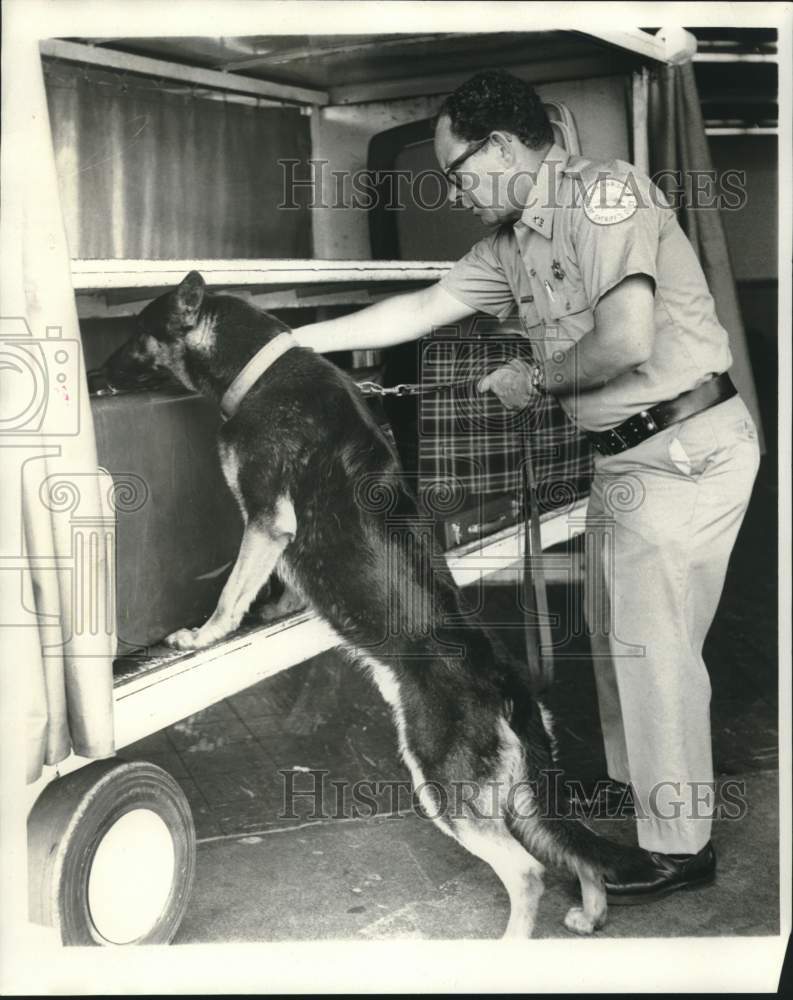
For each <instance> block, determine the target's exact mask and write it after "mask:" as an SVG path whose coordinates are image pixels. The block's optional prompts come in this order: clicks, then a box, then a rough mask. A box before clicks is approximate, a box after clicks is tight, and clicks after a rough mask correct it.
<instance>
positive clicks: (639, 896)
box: [606, 872, 716, 906]
mask: <svg viewBox="0 0 793 1000" xmlns="http://www.w3.org/2000/svg"><path fill="white" fill-rule="evenodd" d="M715 881H716V873H715V872H712V873H711V874H709V875H701V876H700V877H699V878H696V879H690V880H689V881H687V882H673V883H671V885H665V886H663V887H662V888H660V889H654V890H653V891H652V892H642V893H635V894H633V895H628V894H627V893H626V894H625V895H623V896H612V895H611V893H610V892H608V891H607V892H606V900H607V901H608V904H609V906H640V905H641V904H642V903H654V902H655V900H656V899H663V897H664V896H668V895H670V894H671V893H673V892H685V891H687V890H690V889H703V888H704V887H705V886H708V885H713V883H714V882H715Z"/></svg>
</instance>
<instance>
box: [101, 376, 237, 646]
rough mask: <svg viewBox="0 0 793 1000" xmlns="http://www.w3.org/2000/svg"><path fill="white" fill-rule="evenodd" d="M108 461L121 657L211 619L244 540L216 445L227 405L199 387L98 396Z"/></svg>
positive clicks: (103, 460) (104, 459)
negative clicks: (211, 399)
mask: <svg viewBox="0 0 793 1000" xmlns="http://www.w3.org/2000/svg"><path fill="white" fill-rule="evenodd" d="M91 408H92V410H93V417H94V426H95V429H96V442H97V451H98V455H99V464H100V465H101V466H102V467H104V468H105V469H107V470H108V472H110V474H111V475H112V476H113V480H114V484H115V490H116V510H117V514H116V572H115V577H116V619H117V632H118V652H119V655H124V654H127V655H128V654H130V653H131V652H132V651H134V650H136V649H140V648H141V647H144V648H145V647H148V646H150V645H152V644H155V643H157V642H158V641H159V640H161V639H162V638H163V637H164V636H166V635H167V634H168V633H170V632H173V631H175V630H176V629H178V628H182V627H184V626H190V625H198V624H201V623H202V622H203V621H204V620H205V619H206V618H207V617H208V616H209V615H210V614H211V613H212V611H213V610H214V608H215V604H216V603H217V599H218V596H219V594H220V591H221V589H222V587H223V584H224V583H225V581H226V578H227V577H228V574H229V572H230V570H231V567H232V565H233V563H234V559H235V557H236V554H237V550H238V548H239V543H240V538H241V536H242V519H241V517H240V514H239V510H238V508H237V504H236V502H235V500H234V499H233V497H232V495H231V493H230V491H229V489H228V487H227V485H226V482H225V480H224V478H223V474H222V472H221V469H220V461H219V458H218V455H217V451H216V446H215V435H216V432H217V427H218V423H219V419H220V418H219V415H218V412H217V408H216V407H215V406H213V405H212V404H211V403H210V402H208V401H207V400H205V399H203V398H202V397H201V396H199V395H197V394H195V393H188V392H186V391H184V390H182V389H180V388H177V387H173V388H170V387H169V388H167V389H160V390H158V391H140V392H129V393H123V394H121V395H118V396H94V397H93V398H92V400H91Z"/></svg>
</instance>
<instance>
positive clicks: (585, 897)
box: [101, 271, 648, 937]
mask: <svg viewBox="0 0 793 1000" xmlns="http://www.w3.org/2000/svg"><path fill="white" fill-rule="evenodd" d="M283 332H288V327H286V326H285V325H284V324H283V323H281V322H280V321H279V320H278V319H276V318H275V317H273V316H270V315H268V314H267V313H265V312H263V311H261V310H260V309H258V308H256V307H255V306H253V305H251V304H249V303H246V302H243V301H242V300H240V299H237V298H234V297H232V296H228V295H219V294H210V293H208V292H207V291H206V286H205V284H204V281H203V279H202V278H201V276H200V275H199V274H198V273H196V272H195V271H193V272H191V273H190V274H188V275H187V277H186V278H184V280H183V281H182V283H181V284H180V285H179V286H178V287H177V288H176V289H174V290H173V291H170V292H168V293H166V294H164V295H161V296H160V297H159V298H157V299H155V300H154V301H153V302H151V303H150V304H149V305H147V306H146V307H145V308H144V309H143V310H142V312H141V313H140V315H139V316H138V331H137V333H136V334H135V335H134V336H133V338H132V339H131V340H129V341H128V342H127V343H126V344H124V345H123V346H122V347H121V348H120V349H119V350H118V351H117V352H116V353H115V354H114V355H112V356H111V357H110V358H109V359H108V361H107V362H106V364H105V366H104V367H103V369H102V373H101V374H102V376H103V377H104V378H105V379H107V381H108V382H109V383H110V384H111V385H112V384H113V383H114V381H115V380H116V379H117V378H118V377H119V376H121V377H123V376H124V375H125V374H126V373H128V372H130V371H137V372H141V371H145V370H151V369H156V368H164V369H167V370H169V371H170V372H171V373H172V374H173V375H175V376H176V378H178V379H179V380H180V381H181V382H182V383H183V384H184V385H185V386H187V387H188V388H190V389H193V390H197V391H200V392H201V393H203V394H205V395H206V396H208V397H209V398H210V399H213V400H215V401H216V402H218V403H219V402H220V401H221V399H222V397H223V396H224V394H225V393H226V390H227V389H228V387H229V385H230V383H232V382H233V381H234V379H235V378H236V376H237V375H238V373H239V372H240V371H241V369H242V368H243V367H244V366H245V365H246V364H247V363H248V362H249V361H250V360H251V358H252V357H253V356H254V355H255V354H256V353H257V352H258V351H259V350H260V349H261V348H262V347H263V346H264V345H265V344H267V343H269V342H270V341H271V340H272V339H273V338H274V337H276V336H277V335H278V334H280V333H283ZM219 451H220V460H221V464H222V467H223V473H224V475H225V478H226V481H227V483H228V485H229V488H230V489H231V491H232V493H233V494H234V496H235V497H236V499H237V502H238V503H239V506H240V510H241V511H242V517H243V520H244V525H245V527H244V534H243V538H242V543H241V546H240V551H239V555H238V557H237V561H236V564H235V566H234V568H233V570H232V572H231V575H230V576H229V578H228V581H227V583H226V585H225V587H224V588H223V592H222V594H221V596H220V599H219V601H218V605H217V608H216V609H215V611H214V613H213V614H212V615H211V617H210V618H209V620H208V621H207V622H206V623H205V624H204V625H202V626H201V627H200V628H197V629H181V630H180V631H178V632H175V633H174V634H173V635H171V636H169V637H168V639H167V640H166V641H167V642H168V643H169V644H170V645H171V646H173V647H175V648H177V649H184V650H189V649H200V648H202V647H204V646H208V645H209V644H210V643H213V642H216V641H217V640H219V639H221V638H223V637H224V636H226V635H228V634H229V633H230V632H232V631H233V630H234V629H236V628H237V627H238V626H239V624H240V621H241V619H242V617H243V615H244V614H245V613H246V612H247V611H248V609H249V607H250V606H251V604H252V603H253V601H254V600H255V599H256V597H257V594H258V593H259V591H260V590H261V588H262V587H263V585H264V584H265V583H266V582H267V580H268V578H269V577H270V575H271V574H272V573H274V572H275V573H277V574H278V576H279V577H280V578H281V579H282V581H284V582H285V583H287V584H288V586H290V587H292V588H294V589H295V591H296V592H297V593H298V594H299V595H301V596H302V597H303V598H304V599H305V600H306V602H307V603H309V604H310V605H311V606H312V607H313V608H314V609H315V610H316V612H317V613H318V614H319V615H321V616H322V617H323V618H324V619H325V620H326V621H327V622H328V623H329V624H330V625H331V626H332V627H333V629H334V630H335V632H336V633H337V634H338V636H339V638H340V641H341V644H342V647H343V648H345V649H346V650H347V651H348V653H349V655H350V657H351V658H352V659H353V660H355V661H357V662H358V663H360V664H362V665H364V666H365V667H366V669H367V670H368V671H370V673H371V676H372V677H373V679H374V681H375V683H376V684H377V686H378V687H379V689H380V692H381V694H382V695H383V697H384V698H385V700H386V702H387V703H388V704H389V705H390V707H391V710H392V712H393V716H394V720H395V723H396V728H397V732H398V737H399V744H400V750H401V753H402V757H403V758H404V761H405V763H406V765H407V766H408V768H409V770H410V772H411V776H412V779H413V781H414V783H415V786H416V790H417V795H418V798H419V801H420V802H421V804H422V807H423V808H424V809H425V811H426V812H427V813H428V814H429V815H430V816H431V817H434V822H435V823H436V825H437V826H438V827H440V829H441V830H443V832H444V833H446V834H448V835H449V836H451V837H454V838H455V839H456V840H457V841H458V842H459V843H460V844H462V845H463V847H465V848H467V849H468V850H469V851H471V852H472V853H473V854H475V855H476V856H477V857H479V858H482V859H483V860H484V861H486V862H488V864H490V865H491V867H492V868H493V870H494V871H495V873H496V874H497V875H498V877H499V878H500V879H501V881H502V882H503V883H504V886H505V887H506V890H507V892H508V894H509V899H510V905H511V912H510V918H509V923H508V925H507V928H506V933H505V936H509V937H528V936H530V935H531V934H532V930H533V926H534V921H535V915H536V911H537V906H538V903H539V900H540V896H541V894H542V891H543V871H544V867H545V865H546V864H555V865H562V866H566V867H567V868H568V869H569V870H570V871H571V872H572V873H573V874H574V875H575V876H577V878H578V879H579V881H580V884H581V895H582V905H581V906H580V907H578V906H574V907H572V908H571V909H570V910H569V912H568V913H567V915H566V917H565V925H566V926H567V927H568V928H569V929H570V930H572V931H576V932H578V933H580V934H591V933H592V932H593V931H594V930H596V929H597V928H599V927H602V925H603V923H604V922H605V919H606V892H605V888H604V878H607V877H614V876H615V875H617V874H622V875H625V874H626V873H628V872H629V873H631V874H633V873H636V874H639V875H641V873H642V871H643V870H644V869H645V862H646V861H648V855H646V854H645V852H644V851H641V850H640V849H639V848H635V847H621V846H618V845H617V844H615V843H612V842H611V841H608V840H606V839H604V838H602V837H599V836H597V835H596V834H594V833H593V832H592V831H590V830H589V829H588V828H587V827H586V826H584V825H583V824H582V823H580V822H579V821H578V820H577V819H575V818H574V817H573V816H572V815H571V812H570V807H569V804H568V803H567V801H566V800H565V799H564V798H563V794H562V791H561V789H560V787H559V782H556V783H554V785H553V786H551V785H550V783H549V781H548V779H547V773H548V772H549V771H553V769H554V761H553V754H552V742H553V741H552V738H551V735H550V729H549V719H548V717H547V713H546V712H545V711H544V709H543V707H542V706H541V705H540V704H539V703H538V701H537V700H536V699H535V698H534V696H533V693H532V690H531V687H530V685H529V682H528V680H527V677H526V670H525V667H524V666H523V665H522V664H520V663H518V662H517V661H516V660H514V659H513V658H512V657H511V656H510V655H509V654H508V653H507V652H506V651H505V650H504V649H503V648H501V646H500V644H499V643H498V642H497V641H496V638H495V637H493V636H490V635H488V634H487V633H486V632H485V631H484V629H483V628H481V627H480V625H478V624H472V623H471V618H470V615H468V616H466V615H464V614H463V609H464V605H463V599H462V596H461V594H460V592H459V591H458V589H457V587H456V585H455V584H454V581H453V580H452V577H451V575H450V573H449V572H448V570H447V569H446V568H445V565H439V563H442V560H438V559H433V558H432V552H431V551H430V549H431V548H432V545H431V542H430V541H428V540H427V539H426V534H425V533H423V532H421V531H419V530H418V521H417V519H418V508H417V503H416V500H415V499H414V497H413V495H412V494H411V492H410V491H409V490H408V488H407V486H406V485H405V483H404V481H403V479H402V477H401V474H400V468H399V463H398V459H397V458H396V455H395V452H394V451H393V449H392V447H391V445H390V444H389V442H388V441H387V439H386V438H385V437H384V435H383V434H382V433H381V431H380V429H379V428H378V426H377V424H376V422H375V421H374V420H373V418H372V417H371V415H370V414H369V412H368V410H367V408H366V406H365V405H364V403H363V402H362V400H361V397H360V393H359V392H358V390H357V389H356V387H355V385H354V384H353V382H352V381H351V380H350V379H349V378H348V377H347V376H346V375H345V374H344V373H342V372H341V371H339V369H338V368H336V367H335V366H334V365H333V364H331V362H329V361H327V360H326V359H325V358H323V357H322V356H320V355H317V354H315V353H314V352H313V351H311V350H309V349H306V348H302V347H298V346H296V347H293V348H291V349H290V350H288V351H287V352H286V353H284V354H282V355H281V356H280V357H279V358H278V359H277V360H275V361H274V363H273V364H272V365H271V366H270V367H268V368H267V369H266V370H265V371H264V373H263V374H262V375H261V376H260V377H259V378H258V380H257V381H256V382H255V384H254V385H253V386H252V387H251V388H250V390H249V391H248V392H247V394H246V395H245V396H244V398H243V399H242V401H241V403H240V404H239V407H238V409H237V410H236V412H235V413H234V415H233V416H232V417H231V419H229V420H227V421H226V422H225V423H224V424H223V426H222V428H221V430H220V433H219ZM396 522H398V523H399V524H400V525H401V526H402V530H400V531H396V532H395V531H394V530H393V524H394V523H396ZM389 524H391V526H392V529H391V530H389ZM554 773H555V774H557V775H558V773H559V772H558V771H555V772H554ZM462 786H465V787H466V788H467V789H468V790H469V794H468V795H467V796H465V797H464V799H465V800H464V801H462V802H460V803H458V804H456V808H455V809H454V810H448V809H447V810H446V811H445V812H443V811H442V810H441V809H440V808H439V805H440V804H441V802H442V801H444V800H445V801H446V802H451V801H456V800H454V794H455V791H456V790H458V789H459V788H460V787H462ZM471 789H474V790H475V791H474V792H473V793H472V794H471V791H470V790H471ZM441 791H443V792H446V793H447V795H446V796H444V795H442V794H441Z"/></svg>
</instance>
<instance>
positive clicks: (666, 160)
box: [648, 61, 762, 433]
mask: <svg viewBox="0 0 793 1000" xmlns="http://www.w3.org/2000/svg"><path fill="white" fill-rule="evenodd" d="M648 124H649V129H648V131H649V145H650V172H651V174H652V175H653V176H654V177H657V179H658V186H659V187H660V188H661V189H662V191H663V192H664V194H665V195H666V196H667V198H668V199H669V201H670V203H671V204H673V205H675V207H676V208H677V215H678V219H679V221H680V225H681V226H682V228H683V230H684V232H685V233H686V235H687V236H688V238H689V240H690V241H691V244H692V246H693V247H694V250H695V252H696V254H697V256H698V257H699V262H700V264H701V265H702V270H703V271H704V272H705V277H706V278H707V281H708V285H709V287H710V291H711V294H712V295H713V299H714V301H715V303H716V314H717V315H718V317H719V321H720V322H721V324H722V325H723V326H724V328H725V329H726V330H727V333H728V334H729V337H730V350H731V351H732V356H733V365H732V368H731V369H730V375H731V376H732V379H733V381H734V382H735V385H736V386H737V388H738V391H739V392H740V394H741V396H743V399H744V401H745V403H746V405H747V406H748V407H749V409H750V410H751V412H752V416H753V417H754V419H755V422H756V423H757V426H758V429H759V430H760V433H762V424H761V421H760V410H759V406H758V402H757V391H756V389H755V383H754V376H753V375H752V369H751V364H750V361H749V352H748V348H747V344H746V333H745V331H744V327H743V320H742V319H741V311H740V307H739V305H738V295H737V292H736V290H735V278H734V276H733V269H732V264H731V263H730V254H729V249H728V247H727V239H726V237H725V235H724V226H723V225H722V221H721V216H720V214H719V210H718V209H717V208H715V207H712V206H709V205H708V202H707V201H703V204H702V207H696V205H695V204H694V202H695V200H696V197H697V195H696V184H697V178H700V180H699V183H700V184H702V185H703V188H702V190H703V191H704V187H705V182H704V181H703V180H702V179H701V178H703V177H704V176H705V174H706V172H713V161H712V159H711V156H710V149H709V147H708V139H707V136H706V134H705V124H704V121H703V118H702V109H701V107H700V103H699V96H698V94H697V84H696V79H695V77H694V67H693V64H692V63H691V62H690V61H688V62H682V63H679V64H677V65H663V66H661V67H660V68H658V69H656V70H655V71H654V72H653V73H652V74H651V76H650V88H649V108H648ZM713 176H715V175H713ZM716 191H718V188H717V187H716ZM710 195H711V192H708V191H705V196H706V197H707V198H710ZM700 197H702V196H700Z"/></svg>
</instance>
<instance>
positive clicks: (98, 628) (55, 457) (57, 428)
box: [0, 40, 115, 781]
mask: <svg viewBox="0 0 793 1000" xmlns="http://www.w3.org/2000/svg"><path fill="white" fill-rule="evenodd" d="M4 84H5V85H6V88H7V92H6V93H5V94H4V95H3V96H4V112H5V113H6V115H7V117H5V133H4V136H3V147H2V194H3V222H4V225H3V247H2V249H3V267H2V288H1V289H0V294H2V301H3V313H2V314H3V319H2V326H3V329H2V343H1V344H0V348H1V349H2V354H3V357H2V360H1V361H0V400H1V401H2V402H1V404H0V411H1V413H2V423H1V424H0V454H1V455H2V461H3V491H2V497H3V500H2V512H1V520H0V523H1V524H2V528H3V533H2V560H0V570H2V573H0V576H1V577H2V588H3V601H2V608H3V612H2V624H3V630H2V631H3V643H4V649H3V657H2V661H3V669H4V670H5V671H11V670H13V671H14V672H15V678H14V679H15V680H16V681H17V683H18V685H19V690H20V692H21V695H22V698H23V699H24V702H23V704H20V705H18V706H15V719H21V720H22V725H23V726H24V734H23V741H24V743H25V744H26V757H27V759H26V773H27V780H28V781H35V780H36V778H37V777H38V776H39V775H40V773H41V770H42V767H43V765H44V764H55V763H57V762H58V761H60V760H63V759H64V758H65V757H67V756H68V755H69V753H70V752H71V751H74V752H75V753H77V754H79V755H82V756H85V757H107V756H109V755H111V754H112V753H113V751H114V740H113V666H112V665H113V653H114V650H115V626H114V613H113V538H114V524H115V522H114V511H113V500H114V497H113V484H112V480H111V479H110V477H109V476H108V475H107V473H104V472H103V470H101V469H98V468H97V459H96V445H95V440H94V430H93V424H92V420H91V410H90V406H89V401H88V391H87V385H86V379H85V370H84V366H83V363H82V352H81V350H80V331H79V327H78V323H77V314H76V310H75V301H74V293H73V290H72V285H71V275H70V269H69V251H68V248H67V242H66V238H65V233H64V227H63V220H62V216H61V210H60V204H59V199H58V188H57V177H56V171H55V161H54V157H53V149H52V141H51V136H50V125H49V117H48V113H47V102H46V98H45V92H44V82H43V75H42V69H41V59H40V56H39V51H38V45H37V44H36V43H35V42H33V41H28V40H25V41H24V42H22V41H20V44H19V45H17V46H16V47H15V48H14V50H13V52H10V53H9V59H8V64H7V65H6V66H4ZM5 679H7V677H6V678H4V680H5Z"/></svg>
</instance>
